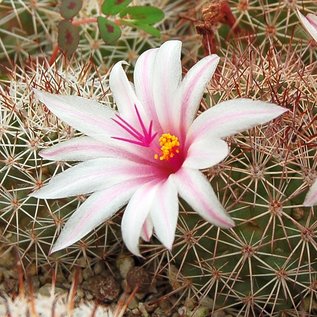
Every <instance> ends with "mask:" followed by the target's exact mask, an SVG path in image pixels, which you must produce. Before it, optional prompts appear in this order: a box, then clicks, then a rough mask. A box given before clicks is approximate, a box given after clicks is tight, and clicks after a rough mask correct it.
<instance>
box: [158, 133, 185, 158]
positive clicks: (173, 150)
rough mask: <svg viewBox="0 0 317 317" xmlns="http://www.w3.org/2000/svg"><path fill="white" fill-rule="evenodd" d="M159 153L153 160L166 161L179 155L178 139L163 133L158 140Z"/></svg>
mask: <svg viewBox="0 0 317 317" xmlns="http://www.w3.org/2000/svg"><path fill="white" fill-rule="evenodd" d="M159 142H160V147H161V149H160V150H161V153H160V155H159V154H157V153H156V154H155V155H154V158H155V159H156V160H160V161H164V160H166V161H168V160H169V159H171V158H173V157H174V156H175V154H178V153H179V146H180V143H179V140H178V137H177V136H175V135H173V134H170V133H163V134H162V135H161V137H160V139H159Z"/></svg>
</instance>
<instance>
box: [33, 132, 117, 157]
mask: <svg viewBox="0 0 317 317" xmlns="http://www.w3.org/2000/svg"><path fill="white" fill-rule="evenodd" d="M109 152H110V153H109ZM39 154H40V156H41V157H43V158H44V159H47V160H54V161H86V160H91V159H95V158H100V157H109V156H110V154H111V148H110V147H109V146H108V145H107V144H105V143H104V142H100V141H97V140H95V139H93V138H90V137H87V136H82V137H77V138H73V139H70V140H67V141H65V142H61V143H59V144H56V145H54V146H51V147H49V148H47V149H45V150H42V151H40V153H39ZM115 154H116V153H114V155H115Z"/></svg>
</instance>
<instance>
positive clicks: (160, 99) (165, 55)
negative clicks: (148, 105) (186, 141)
mask: <svg viewBox="0 0 317 317" xmlns="http://www.w3.org/2000/svg"><path fill="white" fill-rule="evenodd" d="M181 47H182V43H181V42H180V41H167V42H165V43H164V44H163V45H162V46H161V47H160V48H159V50H158V52H157V55H156V59H155V65H154V73H153V79H152V81H153V94H154V101H155V108H156V113H157V116H158V120H159V122H160V125H161V127H162V130H163V131H169V132H171V133H175V131H172V119H171V118H172V108H173V107H174V106H175V101H174V98H173V96H174V95H175V94H176V90H177V88H178V86H179V83H180V81H181V77H182V65H181V60H180V57H181Z"/></svg>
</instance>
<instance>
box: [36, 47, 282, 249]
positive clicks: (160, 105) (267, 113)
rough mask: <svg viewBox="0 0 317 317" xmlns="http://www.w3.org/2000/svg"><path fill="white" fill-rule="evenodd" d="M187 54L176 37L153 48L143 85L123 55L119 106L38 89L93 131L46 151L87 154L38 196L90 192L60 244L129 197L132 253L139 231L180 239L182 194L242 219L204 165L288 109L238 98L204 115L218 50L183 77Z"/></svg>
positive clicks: (204, 208)
mask: <svg viewBox="0 0 317 317" xmlns="http://www.w3.org/2000/svg"><path fill="white" fill-rule="evenodd" d="M180 57H181V42H180V41H167V42H165V43H164V44H163V45H162V46H161V47H159V48H157V49H150V50H148V51H146V52H144V53H143V54H142V55H141V56H140V57H139V59H138V60H137V63H136V65H135V71H134V86H132V85H131V83H130V82H129V81H128V79H127V77H126V75H125V72H124V70H123V68H122V64H123V62H118V63H117V64H115V65H114V66H113V68H112V71H111V73H110V78H109V85H110V88H111V91H112V94H113V98H114V101H115V103H116V106H117V110H113V109H112V108H110V107H107V106H104V105H101V104H99V103H98V102H96V101H94V100H89V99H84V98H81V97H78V96H61V95H52V94H49V93H46V92H43V91H38V90H37V91H35V93H36V96H37V97H38V98H39V100H41V101H42V102H43V103H44V104H45V105H46V106H47V107H48V109H49V110H50V111H51V112H52V113H54V114H55V115H56V116H57V117H59V118H60V119H61V120H63V121H64V122H66V123H68V124H69V125H71V126H72V127H74V128H75V129H77V130H79V131H81V132H82V133H83V134H85V135H84V136H81V137H77V138H73V139H71V140H69V141H66V142H63V143H60V144H57V145H55V146H53V147H50V148H48V149H45V150H43V151H42V152H41V153H40V154H41V156H42V157H43V158H45V159H49V160H73V161H81V163H79V164H77V165H75V166H74V167H71V168H69V169H68V170H66V171H64V172H62V173H61V174H59V175H57V176H55V177H53V178H52V179H51V180H50V182H49V183H48V184H47V185H46V186H44V187H42V188H41V189H39V190H38V191H36V192H34V193H32V196H34V197H37V198H46V199H56V198H62V197H69V196H75V195H80V194H91V195H90V197H89V198H88V199H87V200H86V201H85V202H84V203H83V204H82V205H81V206H80V207H79V208H78V209H77V210H76V211H75V212H74V214H72V216H71V217H70V218H69V220H68V221H67V223H66V225H65V226H64V228H63V230H62V232H61V234H60V236H59V238H58V240H57V241H56V243H55V245H54V246H53V248H52V250H51V252H55V251H57V250H60V249H63V248H65V247H67V246H69V245H71V244H73V243H74V242H76V241H78V240H79V239H81V238H82V237H84V236H85V235H86V234H87V233H89V232H90V231H91V230H93V229H94V228H95V227H97V226H98V225H100V224H101V223H103V222H104V221H106V220H107V219H108V218H109V217H111V216H112V215H113V214H114V213H115V212H116V211H117V210H119V209H120V208H121V207H123V206H125V205H127V207H126V209H125V212H124V214H123V218H122V224H121V228H122V237H123V240H124V242H125V244H126V246H127V248H128V249H129V250H130V251H131V252H132V253H134V254H135V255H140V251H139V247H138V243H139V238H140V236H141V237H142V238H143V239H144V240H146V241H148V240H149V239H150V238H151V236H152V233H153V231H154V232H155V234H156V237H157V238H158V239H159V240H160V241H161V242H162V244H163V245H164V246H165V247H166V248H168V249H171V248H172V245H173V241H174V236H175V230H176V224H177V218H178V211H179V209H178V196H181V197H182V198H183V199H184V200H185V201H186V202H187V203H188V204H189V205H190V206H191V207H192V208H193V210H195V211H196V212H198V213H199V214H200V215H201V216H202V217H203V218H204V219H205V220H207V221H208V222H210V223H212V224H214V225H217V226H220V227H223V228H230V227H232V226H234V221H233V220H232V219H231V217H230V216H229V215H228V214H227V213H226V211H225V210H224V208H223V206H222V205H221V204H220V202H219V201H218V199H217V196H216V194H215V193H214V191H213V189H212V187H211V185H210V183H209V181H208V180H207V178H206V177H205V176H204V175H203V173H202V172H200V171H199V170H200V169H205V168H209V167H211V166H213V165H216V164H218V163H219V162H220V161H221V160H223V159H224V158H225V157H226V156H227V154H228V152H229V148H228V145H227V143H226V142H225V141H224V140H223V139H224V138H225V137H227V136H230V135H232V134H235V133H237V132H240V131H243V130H245V129H248V128H251V127H253V126H255V125H257V124H263V123H266V122H268V121H270V120H272V119H274V118H276V117H278V116H280V115H281V114H282V113H283V112H285V109H283V108H281V107H279V106H276V105H273V104H270V103H266V102H262V101H253V100H250V99H234V100H229V101H224V102H221V103H219V104H218V105H216V106H213V107H211V108H210V109H208V110H206V111H204V112H203V113H202V114H200V115H199V116H198V117H197V118H196V113H197V110H198V108H199V105H200V102H201V99H202V97H203V93H204V91H205V88H206V85H207V84H208V82H209V81H210V78H211V77H212V75H213V73H214V71H215V69H216V67H217V64H218V61H219V57H218V56H217V55H209V56H207V57H205V58H203V59H202V60H200V61H199V62H197V63H196V64H195V65H194V66H193V67H192V68H191V69H190V70H189V71H188V72H187V74H186V76H185V77H184V78H182V67H181V58H180Z"/></svg>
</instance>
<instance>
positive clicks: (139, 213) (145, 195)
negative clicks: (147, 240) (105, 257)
mask: <svg viewBox="0 0 317 317" xmlns="http://www.w3.org/2000/svg"><path fill="white" fill-rule="evenodd" d="M156 191H157V185H155V183H153V182H151V183H147V184H145V185H143V186H142V187H140V188H139V189H138V190H137V191H136V192H135V194H134V195H133V196H132V198H131V199H130V201H129V204H128V206H127V207H126V209H125V212H124V214H123V217H122V222H121V230H122V238H123V241H124V243H125V245H126V247H127V248H128V250H129V251H130V252H131V253H133V254H135V255H137V256H141V255H140V251H139V238H140V236H141V230H142V228H143V225H144V222H145V221H146V219H147V217H148V215H149V213H150V210H151V208H152V206H153V200H154V196H155V193H156Z"/></svg>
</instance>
